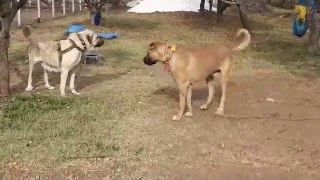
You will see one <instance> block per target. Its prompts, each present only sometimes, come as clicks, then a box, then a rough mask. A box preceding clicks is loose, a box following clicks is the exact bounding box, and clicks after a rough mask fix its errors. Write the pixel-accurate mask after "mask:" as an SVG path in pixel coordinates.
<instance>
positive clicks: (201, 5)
mask: <svg viewBox="0 0 320 180" xmlns="http://www.w3.org/2000/svg"><path fill="white" fill-rule="evenodd" d="M205 3H206V0H201V2H200V13H204V5H205Z"/></svg>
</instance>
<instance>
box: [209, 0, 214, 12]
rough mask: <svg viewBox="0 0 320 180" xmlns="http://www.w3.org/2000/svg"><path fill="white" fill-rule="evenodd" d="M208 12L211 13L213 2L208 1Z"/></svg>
mask: <svg viewBox="0 0 320 180" xmlns="http://www.w3.org/2000/svg"><path fill="white" fill-rule="evenodd" d="M209 6H210V7H209V11H210V12H212V7H213V0H209Z"/></svg>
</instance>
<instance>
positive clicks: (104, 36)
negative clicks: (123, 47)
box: [97, 33, 119, 39]
mask: <svg viewBox="0 0 320 180" xmlns="http://www.w3.org/2000/svg"><path fill="white" fill-rule="evenodd" d="M97 35H98V37H101V38H103V39H118V38H119V35H118V34H102V33H97Z"/></svg>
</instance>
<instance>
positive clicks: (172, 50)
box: [163, 45, 177, 64]
mask: <svg viewBox="0 0 320 180" xmlns="http://www.w3.org/2000/svg"><path fill="white" fill-rule="evenodd" d="M170 50H171V53H170V55H169V56H165V57H164V58H163V62H164V63H166V64H168V63H169V61H170V59H171V57H172V54H173V53H174V52H176V51H177V46H176V45H172V46H171V48H170Z"/></svg>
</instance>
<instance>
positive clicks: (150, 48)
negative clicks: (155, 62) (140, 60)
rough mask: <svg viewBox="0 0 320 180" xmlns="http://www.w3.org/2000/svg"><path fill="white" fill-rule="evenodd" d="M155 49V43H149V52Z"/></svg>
mask: <svg viewBox="0 0 320 180" xmlns="http://www.w3.org/2000/svg"><path fill="white" fill-rule="evenodd" d="M156 48H157V45H156V43H155V42H152V43H150V45H149V50H152V49H156Z"/></svg>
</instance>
